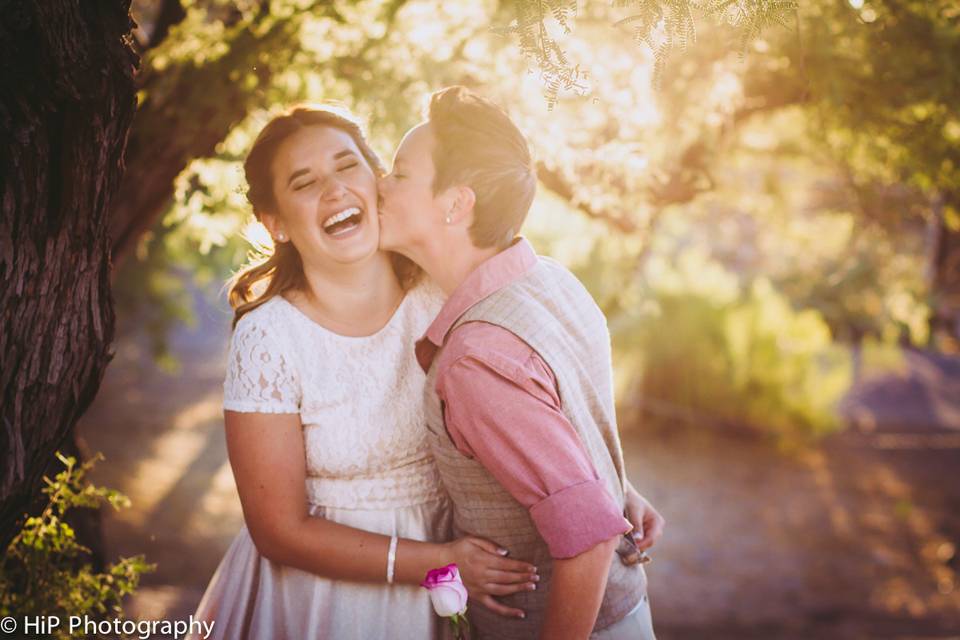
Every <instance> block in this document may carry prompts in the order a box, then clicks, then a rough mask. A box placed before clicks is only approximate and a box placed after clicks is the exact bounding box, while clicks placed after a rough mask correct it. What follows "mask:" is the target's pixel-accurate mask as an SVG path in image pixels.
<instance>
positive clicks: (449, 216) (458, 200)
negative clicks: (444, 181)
mask: <svg viewBox="0 0 960 640" xmlns="http://www.w3.org/2000/svg"><path fill="white" fill-rule="evenodd" d="M450 190H451V196H452V197H451V198H450V205H449V206H450V208H449V209H448V210H447V212H446V214H445V215H446V217H445V218H444V221H445V222H446V221H447V220H449V221H450V222H449V223H448V224H458V223H460V222H462V221H463V220H468V221H469V220H472V218H473V207H474V205H476V204H477V194H476V193H474V192H473V189H471V188H470V187H468V186H466V185H459V186H456V187H451V189H450Z"/></svg>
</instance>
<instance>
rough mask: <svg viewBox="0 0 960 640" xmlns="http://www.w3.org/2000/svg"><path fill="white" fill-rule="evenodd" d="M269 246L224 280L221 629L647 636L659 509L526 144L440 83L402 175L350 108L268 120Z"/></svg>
mask: <svg viewBox="0 0 960 640" xmlns="http://www.w3.org/2000/svg"><path fill="white" fill-rule="evenodd" d="M244 169H245V173H246V178H247V182H248V184H249V191H248V199H249V201H250V204H251V205H252V208H253V211H254V213H255V215H256V216H257V218H258V219H259V220H260V221H261V222H262V223H263V225H264V226H265V227H266V228H267V230H268V231H269V232H270V234H271V235H272V237H273V239H274V247H275V248H274V250H273V252H272V254H271V255H270V256H269V257H268V258H267V259H266V260H265V261H263V262H259V263H256V264H254V265H252V266H249V267H247V268H246V269H244V270H243V271H241V272H240V273H239V274H238V275H237V276H236V277H235V279H234V281H233V283H232V288H231V291H230V302H231V305H232V306H233V308H234V311H235V315H234V333H233V337H232V340H231V345H230V355H229V360H228V363H227V375H226V381H225V383H224V405H223V406H224V412H225V423H226V433H227V445H228V450H229V456H230V463H231V465H232V467H233V472H234V476H235V478H236V482H237V488H238V491H239V494H240V501H241V504H242V506H243V515H244V521H245V527H244V528H243V530H241V532H240V533H239V535H238V536H237V538H236V539H235V540H234V542H233V544H232V545H231V547H230V549H229V550H228V552H227V554H226V556H225V557H224V558H223V561H222V562H221V564H220V567H219V568H218V569H217V572H216V574H215V575H214V576H213V579H212V580H211V582H210V586H209V587H208V588H207V591H206V594H205V595H204V597H203V600H202V601H201V603H200V606H199V610H198V612H197V617H198V618H199V619H201V620H207V621H213V622H214V629H213V632H212V634H211V636H210V637H214V638H226V639H234V638H244V639H245V638H251V639H256V640H260V639H266V640H269V639H277V640H282V639H289V640H309V639H326V638H331V639H335V640H340V639H352V638H358V639H364V640H368V639H378V638H403V639H406V638H410V639H419V638H424V639H434V638H446V637H449V635H450V633H451V632H450V629H449V627H448V625H447V621H445V620H443V619H442V618H440V617H439V616H437V615H436V614H435V613H434V611H433V609H432V607H431V602H430V595H429V594H428V592H427V591H426V590H425V589H423V588H421V587H420V586H419V585H420V583H421V581H423V580H424V576H425V575H426V574H427V572H428V571H430V570H431V569H435V568H440V567H444V566H446V565H449V564H456V565H457V567H458V569H459V572H460V575H461V577H462V579H463V583H464V585H465V587H466V589H467V591H468V593H469V598H470V606H469V608H468V611H467V617H468V619H469V622H470V624H469V633H470V637H471V638H474V639H485V638H491V639H517V640H519V639H528V638H530V639H532V638H547V639H554V638H603V639H611V640H614V639H615V640H620V639H623V640H626V639H630V640H651V639H653V638H654V633H653V626H652V621H651V615H650V604H649V599H648V597H647V582H646V574H645V573H644V570H643V566H642V562H643V560H645V559H646V558H645V549H647V548H649V547H650V546H651V545H653V543H654V542H655V541H656V539H657V538H658V537H659V536H660V534H661V531H662V527H663V519H662V518H661V517H660V515H659V514H658V513H657V512H656V511H655V510H654V509H653V507H651V505H650V504H649V503H648V502H647V501H646V500H645V499H644V498H643V497H642V496H641V495H640V494H639V493H638V492H637V491H636V490H635V489H634V488H633V486H632V485H631V484H630V482H629V480H628V479H627V477H626V475H625V472H624V464H623V454H622V451H621V448H620V438H619V436H618V433H617V423H616V416H615V412H614V398H613V389H612V370H611V361H610V336H609V333H608V330H607V325H606V320H605V318H604V316H603V314H602V312H601V311H600V309H599V308H598V307H597V305H596V304H595V303H594V302H593V300H592V298H591V297H590V295H589V294H588V293H587V291H586V289H585V288H584V287H583V286H582V285H581V284H580V282H579V281H578V280H577V279H576V278H575V277H574V276H573V275H572V274H571V273H570V272H568V271H567V270H566V269H564V268H563V267H561V266H560V265H559V264H557V263H556V262H554V261H552V260H550V259H548V258H544V257H540V256H537V255H536V254H535V253H534V251H533V249H532V247H531V246H530V244H529V243H528V242H527V241H526V240H524V239H523V238H522V237H520V236H519V235H518V234H519V231H520V227H521V225H522V224H523V221H524V219H525V217H526V215H527V211H528V209H529V208H530V205H531V202H532V200H533V197H534V193H535V190H536V184H537V181H536V175H535V172H534V168H533V163H532V160H531V156H530V151H529V149H528V145H527V141H526V139H525V138H524V136H523V134H522V133H521V132H520V131H519V129H518V128H517V127H516V126H515V125H514V123H513V122H512V121H511V120H510V118H509V117H508V116H507V115H506V114H505V113H504V111H502V110H501V109H500V108H499V107H497V106H496V105H494V104H493V103H492V102H490V101H489V100H487V99H485V98H483V97H480V96H478V95H477V94H475V93H473V92H471V91H469V90H467V89H465V88H463V87H450V88H447V89H444V90H442V91H439V92H437V93H435V94H434V95H433V96H432V97H431V99H430V103H429V107H428V109H427V112H426V118H425V120H424V121H423V122H422V123H420V124H419V125H417V126H416V127H414V128H413V129H411V130H410V131H409V132H407V134H406V135H405V137H404V138H403V141H402V142H401V144H400V147H399V149H398V150H397V152H396V155H395V158H394V164H393V167H392V170H391V172H390V173H387V172H386V171H385V170H384V168H383V167H382V165H381V163H380V160H379V159H378V158H377V156H376V155H375V154H374V152H373V151H372V150H371V148H370V147H369V145H368V144H367V141H366V139H365V137H364V134H363V132H362V129H361V127H360V126H359V125H358V124H357V122H356V120H355V119H353V118H352V117H351V116H350V114H349V113H346V112H345V111H343V110H342V109H338V108H333V107H325V106H319V107H299V108H295V109H293V110H292V111H289V112H287V113H286V114H284V115H281V116H278V117H276V118H274V119H273V120H272V121H271V122H270V123H269V124H267V125H266V127H265V128H264V129H263V131H262V132H261V133H260V135H259V136H258V137H257V139H256V141H255V143H254V145H253V148H252V149H251V151H250V154H249V156H248V157H247V159H246V162H245V165H244Z"/></svg>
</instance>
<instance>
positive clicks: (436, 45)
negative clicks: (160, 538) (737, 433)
mask: <svg viewBox="0 0 960 640" xmlns="http://www.w3.org/2000/svg"><path fill="white" fill-rule="evenodd" d="M574 9H576V10H574ZM132 11H133V15H134V17H135V18H136V20H137V21H138V22H139V24H140V28H139V29H138V30H137V31H136V32H135V36H136V43H137V47H138V48H139V50H140V53H141V54H142V56H143V64H142V66H141V68H140V70H139V72H138V74H137V77H136V81H137V89H138V95H137V113H136V118H135V120H134V123H133V126H132V128H131V129H130V134H129V139H128V142H127V148H126V172H125V174H124V175H123V179H122V182H121V183H120V185H119V190H118V193H117V196H116V197H115V198H114V200H113V204H112V206H111V211H112V214H111V217H110V222H109V225H110V229H109V232H110V233H109V236H110V238H111V241H112V249H113V259H114V265H115V267H116V269H115V272H114V292H115V295H116V297H117V301H118V303H119V305H120V311H121V312H122V313H126V314H131V315H133V316H135V317H137V318H138V319H139V323H140V326H141V327H144V328H146V329H147V330H148V331H149V333H150V334H151V336H152V338H153V345H154V350H155V353H156V356H157V357H158V358H160V359H161V361H163V362H165V363H166V364H167V365H168V366H170V367H174V366H175V363H174V362H173V361H172V360H171V359H170V358H169V357H168V356H167V355H166V350H165V336H166V333H167V330H168V329H169V327H170V326H171V325H172V324H173V323H178V322H186V321H189V318H190V316H191V310H190V301H191V292H192V291H193V290H194V289H197V288H199V289H200V290H201V291H204V292H208V293H212V294H215V293H216V291H217V290H218V289H219V285H220V283H221V282H223V281H224V280H225V279H226V278H227V277H228V276H229V274H230V273H231V271H233V270H234V269H236V268H237V267H238V266H239V265H240V264H242V263H243V261H244V260H245V259H246V257H247V254H248V252H249V250H250V246H251V245H250V243H249V242H248V241H247V240H246V239H245V236H247V237H253V238H257V237H259V238H260V240H261V241H264V240H266V241H268V239H267V238H264V237H263V234H262V230H261V229H259V228H258V226H257V225H256V224H255V223H254V222H253V219H252V216H251V214H250V211H249V209H248V207H247V206H246V204H245V200H244V197H243V189H244V184H243V178H242V172H241V163H242V158H243V157H244V155H245V153H246V151H247V149H248V148H249V145H250V144H251V142H252V139H253V136H255V134H256V133H257V131H258V130H259V129H260V127H262V126H263V124H265V123H266V121H267V120H268V119H269V117H270V116H271V114H273V113H275V112H276V111H278V110H281V109H282V108H284V107H285V106H287V105H289V104H290V103H293V102H298V101H311V100H339V101H341V102H344V103H346V104H347V105H348V106H349V107H351V108H352V109H353V110H354V111H356V112H357V113H358V114H359V115H360V116H361V117H363V118H364V119H365V120H367V121H368V122H369V124H370V133H371V139H372V142H373V145H374V147H375V148H376V149H377V150H378V151H379V152H380V153H381V154H382V155H383V156H384V157H385V158H388V157H389V155H390V151H391V150H392V148H393V147H394V145H395V144H396V143H397V142H398V140H399V137H400V135H401V134H402V132H403V131H404V130H405V129H406V128H407V127H409V126H410V125H412V124H414V123H415V122H416V121H417V119H418V117H419V112H420V108H421V106H422V104H423V98H424V96H425V95H426V94H427V93H429V92H430V91H431V90H433V89H436V88H438V87H440V86H442V85H445V84H452V83H461V84H467V85H469V86H472V87H475V88H477V89H479V90H480V91H482V92H484V93H486V94H488V95H490V96H491V97H493V98H494V99H496V100H498V101H499V102H500V103H501V104H503V105H504V106H505V107H506V108H507V109H508V110H509V111H510V113H511V115H512V116H513V117H515V118H516V119H517V121H518V122H520V123H521V125H522V127H523V128H524V130H525V131H526V132H527V133H528V134H529V137H530V139H531V141H532V143H533V146H534V148H535V152H536V154H537V157H538V158H539V159H540V160H539V162H538V171H539V175H540V180H541V186H542V189H541V195H540V197H539V198H538V201H537V203H536V205H535V208H534V212H533V215H532V217H531V221H530V223H529V225H528V227H527V229H526V231H525V232H526V233H528V234H529V235H530V236H531V237H532V238H533V239H534V241H535V242H536V244H537V246H538V248H539V249H540V250H542V251H545V252H551V253H554V254H555V255H557V256H558V257H560V258H561V259H563V260H565V261H566V262H567V263H568V264H570V265H572V266H573V267H574V268H575V269H576V270H577V272H578V273H579V275H581V277H583V279H584V280H585V282H587V284H588V286H589V287H590V289H591V291H592V292H593V293H594V295H595V296H596V297H597V299H598V300H599V301H600V303H601V304H602V306H603V307H604V309H605V311H606V312H607V314H608V317H609V318H610V323H611V327H612V329H613V333H614V340H615V348H616V353H617V358H618V375H619V376H620V380H619V388H620V400H621V403H622V404H623V405H624V407H626V408H629V409H636V410H638V411H643V412H645V413H652V414H654V415H665V416H672V417H676V416H681V417H684V418H685V419H690V420H696V421H705V422H706V421H713V422H716V423H718V424H722V425H727V426H731V427H732V426H737V427H746V428H748V429H750V430H753V431H756V432H760V433H764V434H772V435H773V436H774V437H775V438H776V440H777V441H778V442H781V443H783V442H793V441H797V440H806V439H809V438H810V437H813V436H816V435H818V434H822V433H826V432H829V431H831V430H833V429H836V428H837V427H838V426H840V421H839V420H838V418H837V415H836V411H835V407H836V403H837V401H838V400H839V399H840V398H841V397H842V396H843V394H844V393H845V392H846V391H847V389H848V388H849V385H850V383H851V380H853V379H854V378H855V377H856V376H857V375H858V371H859V370H860V363H861V360H862V358H861V355H859V354H861V349H860V345H862V344H866V345H867V347H868V348H869V349H873V348H874V347H875V346H878V345H879V346H882V345H888V346H895V345H898V344H912V345H918V346H924V347H929V348H932V349H939V350H942V351H956V349H957V334H958V316H960V301H958V298H960V282H958V277H960V275H958V274H960V266H958V263H960V213H958V211H960V201H958V200H960V183H958V162H960V159H958V149H960V120H958V119H957V115H956V110H955V108H953V105H955V104H957V103H958V98H960V96H958V93H960V74H958V71H957V67H956V65H957V62H956V61H957V60H958V59H960V51H958V47H960V44H958V39H960V28H958V19H960V9H958V8H957V6H956V3H954V2H948V1H947V0H930V1H926V0H914V1H907V0H882V1H881V0H848V1H846V2H837V1H833V0H831V1H827V0H810V1H808V2H804V3H798V2H786V1H779V0H767V1H761V0H732V1H718V0H704V1H694V0H689V1H685V0H670V1H667V0H637V1H633V2H618V3H613V5H612V6H611V5H610V4H608V3H603V2H593V1H588V2H581V3H579V4H578V5H577V4H576V3H570V2H550V1H545V0H514V1H511V2H498V1H496V0H477V1H476V2H469V3H444V2H441V1H439V0H366V1H351V2H347V1H337V0H328V1H322V2H320V1H314V0H272V1H268V0H135V1H134V2H133V3H132ZM104 304H107V305H108V303H106V302H105V303H104ZM71 424H72V423H71ZM69 426H70V425H65V426H64V427H63V428H62V429H61V431H64V432H65V431H66V430H67V429H68V428H69ZM51 450H52V449H51Z"/></svg>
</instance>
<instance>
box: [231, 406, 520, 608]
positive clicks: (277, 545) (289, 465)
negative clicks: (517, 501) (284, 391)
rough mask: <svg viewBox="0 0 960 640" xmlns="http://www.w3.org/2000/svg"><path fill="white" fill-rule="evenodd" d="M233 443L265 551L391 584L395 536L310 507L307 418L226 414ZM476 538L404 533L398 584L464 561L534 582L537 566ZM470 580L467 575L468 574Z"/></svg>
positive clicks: (241, 487) (310, 567)
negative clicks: (319, 514)
mask: <svg viewBox="0 0 960 640" xmlns="http://www.w3.org/2000/svg"><path fill="white" fill-rule="evenodd" d="M224 415H225V422H226V432H227V449H228V452H229V455H230V464H231V466H232V467H233V474H234V477H235V478H236V481H237V490H238V492H239V493H240V503H241V505H242V506H243V516H244V520H245V521H246V524H247V528H248V529H249V531H250V536H251V537H252V538H253V541H254V543H255V544H256V546H257V549H258V550H259V551H260V553H261V554H263V555H264V556H265V557H267V558H269V559H270V560H273V561H274V562H277V563H279V564H283V565H287V566H291V567H296V568H298V569H302V570H305V571H309V572H311V573H315V574H318V575H322V576H325V577H328V578H334V579H346V580H353V581H361V582H374V583H383V582H386V573H387V550H388V548H389V546H390V537H389V536H384V535H380V534H377V533H371V532H369V531H363V530H361V529H355V528H353V527H348V526H346V525H341V524H338V523H335V522H330V521H328V520H325V519H323V518H314V517H311V516H310V515H309V513H308V512H307V495H306V487H305V479H306V462H305V452H304V444H303V434H302V431H301V424H300V416H299V415H297V414H293V413H283V414H274V413H239V412H234V411H226V412H224ZM484 542H485V541H480V540H479V539H477V538H469V539H460V540H458V541H455V542H452V543H445V544H435V543H428V542H420V541H416V540H408V539H401V540H400V542H399V544H398V545H397V556H396V565H395V567H396V568H395V577H394V579H395V580H396V581H397V582H400V583H405V584H419V583H420V581H421V580H423V578H424V576H425V575H426V573H427V571H429V570H430V569H433V568H437V567H442V566H445V565H447V564H450V563H451V562H457V564H458V565H459V566H460V570H461V573H471V572H473V573H477V572H481V571H489V570H491V569H495V570H496V571H497V575H498V577H499V579H498V580H497V582H499V583H508V582H511V581H512V583H511V584H508V585H499V586H498V590H506V592H507V593H513V592H515V591H522V590H525V589H526V588H527V583H528V578H529V576H530V575H531V574H532V573H533V568H532V567H531V565H529V564H528V563H526V562H519V561H515V560H510V559H507V558H502V557H499V556H498V555H496V546H495V545H493V544H492V543H489V542H487V543H486V544H487V545H488V546H487V547H486V548H482V543H484ZM464 579H465V581H466V579H467V578H466V576H464Z"/></svg>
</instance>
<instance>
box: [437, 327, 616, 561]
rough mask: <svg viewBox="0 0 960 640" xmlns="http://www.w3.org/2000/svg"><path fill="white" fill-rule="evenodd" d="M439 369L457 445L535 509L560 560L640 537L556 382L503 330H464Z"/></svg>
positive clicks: (459, 330) (531, 352)
mask: <svg viewBox="0 0 960 640" xmlns="http://www.w3.org/2000/svg"><path fill="white" fill-rule="evenodd" d="M437 365H438V372H437V387H436V388H437V392H438V394H439V396H440V399H441V400H442V401H443V406H444V419H445V421H446V426H447V431H448V432H449V434H450V437H451V439H452V440H453V442H454V444H455V445H456V446H457V449H458V450H459V451H460V452H461V453H463V454H464V455H466V456H469V457H471V458H475V459H476V460H477V461H479V462H480V463H481V464H483V466H484V467H485V468H486V469H487V470H488V471H490V473H491V474H492V475H493V476H494V478H496V479H497V481H498V482H500V484H501V485H503V487H504V488H505V489H506V490H507V491H508V492H509V493H510V494H511V495H512V496H513V497H514V498H515V499H516V500H517V501H518V502H519V503H520V504H522V505H524V506H525V507H526V508H527V509H529V512H530V516H531V518H532V519H533V522H534V525H535V526H536V527H537V531H538V532H539V533H540V536H541V537H542V538H543V539H544V540H545V541H546V543H547V546H548V548H549V550H550V555H551V556H552V557H554V558H570V557H573V556H576V555H579V554H580V553H582V552H584V551H587V550H589V549H591V548H593V547H594V546H596V545H597V544H599V543H601V542H604V541H606V540H609V539H610V538H612V537H614V536H617V535H619V534H622V533H625V532H627V531H629V530H630V529H631V525H630V523H629V522H628V521H627V520H626V518H624V517H623V512H622V510H621V509H620V508H619V507H618V506H617V503H616V502H615V500H614V499H613V497H612V496H611V495H610V493H609V492H608V491H607V489H606V486H605V485H604V483H603V481H601V480H600V478H599V476H598V475H597V472H596V470H595V468H594V466H593V464H592V462H591V460H590V458H589V456H588V455H587V452H586V450H585V449H584V447H583V444H582V443H581V441H580V437H579V436H578V435H577V432H576V430H575V429H574V427H573V425H572V424H570V421H569V420H567V418H566V416H565V415H564V413H563V410H562V408H561V401H560V397H559V394H558V392H557V386H556V379H555V378H554V376H553V372H552V371H550V368H549V367H548V366H547V364H546V363H545V362H544V361H543V359H542V358H541V357H540V355H539V354H537V353H536V352H535V351H534V350H533V349H531V348H530V347H529V346H528V345H527V344H526V343H525V342H523V341H522V340H520V338H518V337H517V336H515V335H514V334H512V333H510V332H509V331H507V330H506V329H503V328H501V327H498V326H495V325H491V324H486V323H468V324H464V325H462V326H460V327H458V328H457V329H455V330H454V331H453V333H451V335H450V338H449V341H448V343H447V345H446V347H445V348H444V350H443V353H442V355H441V356H440V361H439V362H438V363H437Z"/></svg>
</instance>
